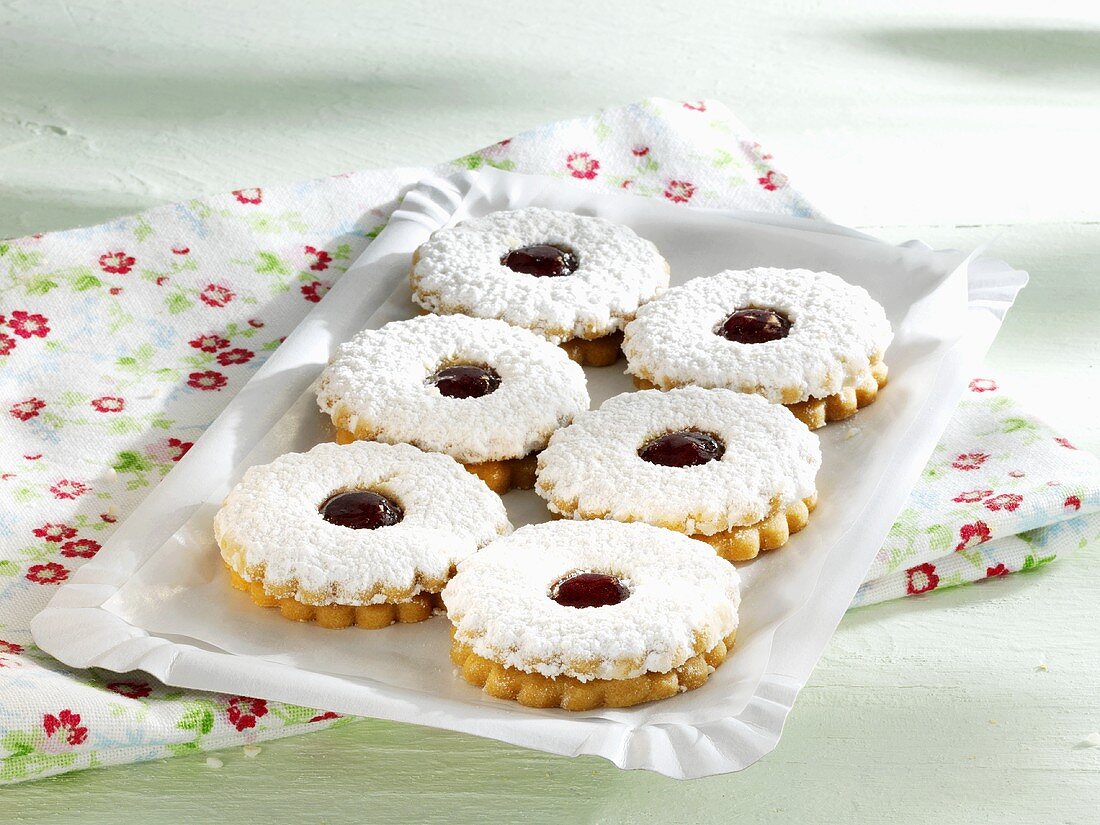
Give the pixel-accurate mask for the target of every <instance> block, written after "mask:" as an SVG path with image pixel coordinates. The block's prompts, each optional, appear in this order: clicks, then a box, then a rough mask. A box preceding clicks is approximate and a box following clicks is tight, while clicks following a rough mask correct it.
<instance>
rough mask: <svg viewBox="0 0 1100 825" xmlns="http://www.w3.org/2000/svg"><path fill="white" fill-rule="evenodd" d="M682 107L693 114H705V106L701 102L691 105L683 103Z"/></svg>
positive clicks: (697, 101)
mask: <svg viewBox="0 0 1100 825" xmlns="http://www.w3.org/2000/svg"><path fill="white" fill-rule="evenodd" d="M683 105H684V108H685V109H691V111H693V112H705V111H706V110H707V104H706V103H705V102H704V101H702V100H696V101H694V102H692V103H687V102H685V103H684V104H683Z"/></svg>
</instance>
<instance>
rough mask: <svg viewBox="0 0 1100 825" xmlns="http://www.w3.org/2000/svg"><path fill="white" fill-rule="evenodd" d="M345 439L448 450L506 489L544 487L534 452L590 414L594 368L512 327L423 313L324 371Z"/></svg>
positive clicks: (322, 392)
mask: <svg viewBox="0 0 1100 825" xmlns="http://www.w3.org/2000/svg"><path fill="white" fill-rule="evenodd" d="M317 403H318V405H319V406H320V408H321V409H322V410H323V411H324V412H327V413H328V414H329V415H330V416H332V421H333V423H334V424H335V425H336V427H337V440H338V441H339V442H341V443H347V442H350V441H354V440H357V439H364V440H366V439H371V440H375V441H384V442H388V443H391V444H392V443H399V442H406V443H409V444H415V445H416V446H417V447H420V448H421V449H423V450H428V451H431V452H439V453H447V454H448V455H450V456H452V457H453V458H455V459H457V460H458V461H460V462H462V464H463V465H465V467H466V469H467V470H469V471H470V472H472V473H474V474H475V475H477V476H478V477H479V478H481V479H482V480H483V481H484V482H485V483H486V484H488V485H489V487H490V488H491V489H492V490H493V491H494V492H497V493H506V492H507V491H508V490H510V489H512V488H513V487H519V488H524V489H530V488H531V487H532V486H533V485H534V483H535V456H534V453H536V452H538V451H539V450H541V449H542V448H543V447H545V446H546V443H547V441H549V439H550V435H551V434H552V433H553V432H554V430H556V429H558V428H559V427H562V426H564V425H566V424H568V423H569V422H570V421H572V420H573V416H574V415H576V414H577V413H578V412H581V411H582V410H586V409H588V390H587V384H586V381H585V377H584V370H582V369H581V368H580V367H579V366H578V365H577V364H575V363H573V362H572V361H570V360H569V358H568V357H567V356H566V355H565V353H563V352H562V351H561V349H559V348H558V347H556V346H554V345H553V344H551V343H550V342H549V341H547V340H546V339H544V338H540V337H539V336H537V335H535V334H534V333H532V332H528V331H527V330H525V329H519V328H518V327H512V326H509V325H508V324H506V323H504V322H503V321H495V320H489V319H485V318H470V317H468V316H465V315H422V316H420V317H418V318H413V319H412V320H408V321H394V322H392V323H389V324H386V325H385V326H384V327H382V328H381V329H379V330H366V331H364V332H361V333H359V334H358V335H357V336H355V338H353V339H352V340H351V341H349V342H348V343H346V344H343V345H342V346H340V348H339V349H338V350H337V352H336V357H335V358H334V359H333V361H332V363H331V364H329V366H328V367H327V368H326V369H325V371H324V372H323V373H322V374H321V379H320V381H319V382H318V385H317Z"/></svg>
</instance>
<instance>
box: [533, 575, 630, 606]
mask: <svg viewBox="0 0 1100 825" xmlns="http://www.w3.org/2000/svg"><path fill="white" fill-rule="evenodd" d="M629 595H630V591H629V590H627V589H626V588H625V587H624V586H623V583H622V582H621V581H619V580H618V579H616V578H615V577H614V576H608V575H605V574H604V573H577V574H576V575H573V576H570V577H569V578H568V579H564V580H563V581H561V582H559V583H558V586H557V587H555V588H554V589H553V590H552V591H551V593H550V598H551V599H553V600H554V601H556V602H557V603H558V604H560V605H562V606H563V607H605V606H606V605H609V604H618V603H619V602H621V601H623V600H624V599H625V598H626V597H627V596H629Z"/></svg>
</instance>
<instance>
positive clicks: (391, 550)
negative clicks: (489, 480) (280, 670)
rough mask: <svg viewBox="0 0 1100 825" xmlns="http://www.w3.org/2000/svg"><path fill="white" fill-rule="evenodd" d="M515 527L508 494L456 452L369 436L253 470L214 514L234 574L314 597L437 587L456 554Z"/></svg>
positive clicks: (397, 595) (358, 599)
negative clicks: (507, 503)
mask: <svg viewBox="0 0 1100 825" xmlns="http://www.w3.org/2000/svg"><path fill="white" fill-rule="evenodd" d="M511 529H512V528H511V525H510V524H509V522H508V517H507V514H506V513H505V511H504V504H503V502H501V500H500V497H499V496H497V495H496V494H495V493H493V492H492V491H491V490H489V488H488V487H486V486H485V485H484V484H482V483H481V481H479V480H478V479H477V478H476V477H475V476H473V475H471V474H470V473H469V472H467V471H466V470H465V469H463V468H462V466H461V465H460V464H459V463H458V462H456V461H455V460H454V459H452V458H450V457H449V456H445V455H441V454H439V453H425V452H422V451H421V450H418V449H417V448H416V447H413V446H410V445H408V444H396V445H391V444H379V443H374V442H367V441H360V442H356V443H354V444H348V445H346V446H340V445H337V444H319V445H318V446H316V447H314V448H313V449H312V450H310V451H309V452H305V453H288V454H287V455H282V456H279V458H277V459H275V460H274V461H272V462H271V463H270V464H264V465H261V466H256V467H252V468H250V469H249V470H248V471H247V472H246V473H245V474H244V477H243V478H242V479H241V481H240V482H239V483H238V484H237V486H236V487H234V488H233V490H232V491H231V492H230V493H229V495H228V496H227V497H226V499H225V502H224V503H223V504H222V507H221V509H220V510H219V511H218V513H217V515H216V516H215V517H214V535H215V538H216V539H217V541H218V545H219V547H221V549H222V558H223V559H224V560H225V562H226V564H228V565H229V567H230V568H231V569H232V570H234V571H235V572H236V573H237V574H238V575H240V576H241V577H242V578H244V579H245V580H246V581H261V582H263V583H264V584H265V585H273V586H275V587H277V588H278V589H279V590H285V589H286V586H287V585H288V584H290V585H293V586H294V593H293V598H296V599H298V600H299V601H302V602H305V603H307V604H344V605H362V604H377V603H380V602H383V601H390V602H394V601H401V600H402V599H406V600H407V599H409V598H411V597H412V596H414V595H416V594H417V593H419V592H420V591H421V590H434V591H438V590H439V589H440V587H442V585H443V583H444V582H445V581H446V580H447V579H448V578H449V576H450V572H451V569H452V568H453V566H454V565H455V564H456V563H457V562H458V561H460V560H461V559H464V558H466V557H467V556H469V555H471V554H472V553H474V552H475V551H476V550H477V549H478V548H479V547H482V546H484V545H485V544H487V543H489V542H490V541H492V540H493V539H495V538H497V537H498V536H501V535H504V534H507V533H509V532H511ZM275 587H273V588H272V589H275Z"/></svg>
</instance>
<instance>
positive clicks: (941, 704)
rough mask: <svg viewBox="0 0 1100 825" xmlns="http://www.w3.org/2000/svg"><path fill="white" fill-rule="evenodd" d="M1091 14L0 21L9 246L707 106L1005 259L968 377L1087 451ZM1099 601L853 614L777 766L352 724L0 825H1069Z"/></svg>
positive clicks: (776, 6) (149, 771) (1099, 183)
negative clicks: (525, 744)
mask: <svg viewBox="0 0 1100 825" xmlns="http://www.w3.org/2000/svg"><path fill="white" fill-rule="evenodd" d="M597 5H598V8H597ZM835 5H843V6H844V9H843V10H840V11H838V10H836V9H834V8H833V6H835ZM1086 5H1092V4H1084V3H1073V4H1071V3H1068V2H1064V3H1059V2H1049V1H1048V2H1046V3H1044V4H1043V5H1042V7H1041V9H1039V11H1041V12H1042V13H1043V14H1045V15H1047V17H1044V18H1037V17H1034V16H1029V15H1035V14H1036V13H1037V11H1036V7H1035V6H1034V4H1031V3H1027V4H1025V3H1012V2H1001V3H999V4H996V14H995V15H992V14H991V13H989V12H988V11H985V12H983V7H984V8H985V9H989V8H990V7H991V4H988V3H985V2H980V0H953V1H952V2H950V3H948V2H939V0H936V2H928V3H922V4H921V9H922V12H921V16H915V15H914V14H912V13H908V12H906V13H902V12H900V11H892V10H891V7H890V6H891V4H883V3H878V2H875V1H874V0H858V2H853V3H845V4H823V3H816V2H813V0H786V1H785V2H775V3H769V4H759V3H753V4H750V3H725V4H722V3H717V2H715V3H710V2H698V3H695V4H691V5H690V6H689V4H683V3H665V2H661V3H650V4H646V3H641V2H625V1H623V2H611V3H605V4H593V3H588V4H579V3H577V4H566V3H558V2H547V3H543V4H540V5H539V11H538V12H537V14H536V13H535V12H534V11H532V9H533V6H529V5H528V4H519V3H516V4H503V3H490V2H476V3H474V2H455V3H449V4H429V3H413V2H404V3H398V2H392V3H389V2H387V3H356V2H351V0H340V2H330V3H327V4H325V10H324V11H322V10H321V9H320V6H321V4H307V3H277V2H270V0H269V2H266V3H260V2H258V0H241V1H240V2H236V3H232V4H230V3H216V4H215V3H190V4H168V3H156V2H146V3H140V4H139V3H122V2H113V3H110V4H107V3H98V4H96V3H82V2H69V3H58V2H45V0H26V2H18V0H0V77H2V78H3V79H4V80H3V84H2V87H3V91H2V92H0V237H2V236H5V235H16V234H21V233H25V232H30V231H36V230H41V229H48V228H56V227H62V226H70V225H77V224H85V223H90V222H94V221H98V220H102V219H105V218H107V217H110V216H112V215H115V214H121V213H125V212H129V211H133V210H135V209H139V208H142V207H145V206H149V205H152V204H155V203H162V202H166V201H171V200H174V199H178V198H182V197H185V196H188V195H193V194H196V193H200V192H216V191H221V190H226V189H230V188H234V187H236V186H239V185H247V184H252V183H258V184H264V183H275V182H279V181H289V180H293V179H296V178H300V177H305V176H315V175H321V174H326V173H332V172H338V171H341V170H343V169H346V168H354V167H367V166H379V165H390V164H395V163H425V162H431V161H434V160H437V159H440V158H443V157H450V156H454V155H458V154H461V153H462V152H464V151H466V150H468V149H470V148H473V147H475V146H480V145H482V144H485V143H489V142H491V141H492V140H495V139H497V138H499V137H502V136H505V135H507V134H509V133H511V132H514V131H516V130H519V129H522V128H524V127H526V126H529V125H532V124H535V123H538V122H540V121H543V120H547V119H550V118H555V117H562V116H567V115H574V114H581V113H584V112H586V111H588V110H591V109H593V108H596V107H599V106H601V105H609V104H614V103H617V102H623V101H628V100H633V99H637V98H640V97H644V96H646V95H650V94H665V95H670V96H676V97H690V98H697V97H700V96H713V97H718V98H721V99H723V100H725V101H726V102H727V103H729V104H730V105H731V106H733V107H734V109H735V110H736V111H737V112H738V113H739V114H740V116H741V117H742V119H743V120H745V121H746V122H747V123H749V124H750V125H751V126H753V127H754V128H755V129H757V131H758V132H759V134H760V136H761V140H762V141H763V142H764V143H765V144H766V145H768V146H769V147H771V148H773V150H774V151H775V153H776V155H777V157H778V158H779V160H780V162H781V163H782V165H783V166H784V167H785V169H786V170H787V171H788V172H789V173H790V174H791V176H792V179H793V181H794V182H795V184H796V185H798V186H800V187H801V188H802V189H803V190H804V191H805V192H806V193H807V194H808V195H809V196H810V197H811V199H813V200H814V201H815V202H816V203H818V205H819V206H821V207H822V208H823V209H825V210H826V211H827V212H829V213H830V214H831V216H832V217H834V218H835V219H837V220H839V221H841V222H845V223H848V224H851V225H858V226H861V227H863V228H867V229H868V230H869V231H871V232H872V233H874V234H878V235H880V236H881V237H883V238H885V239H887V240H890V241H902V240H906V239H909V238H914V237H915V238H921V239H923V240H925V241H927V242H929V243H931V244H933V245H934V246H956V247H959V248H970V247H973V246H974V245H976V244H979V243H982V242H985V241H988V240H990V239H993V238H996V239H997V240H995V242H994V244H993V246H992V248H991V250H990V251H991V253H992V254H994V255H997V256H999V257H1003V258H1005V259H1007V260H1009V261H1011V262H1012V263H1014V264H1016V265H1017V266H1019V267H1021V268H1024V269H1027V270H1029V271H1030V272H1031V274H1032V283H1031V285H1030V286H1029V287H1028V289H1027V290H1025V291H1024V293H1023V294H1022V296H1021V298H1020V300H1019V302H1018V304H1017V307H1016V308H1015V309H1014V310H1013V312H1012V313H1011V314H1010V316H1009V318H1008V321H1007V323H1006V324H1005V327H1004V330H1003V332H1002V335H1001V337H1000V338H999V340H998V341H997V343H996V344H995V346H994V349H993V352H992V353H991V355H990V358H989V365H990V369H991V370H994V371H996V373H997V374H998V377H999V378H1002V379H1008V383H1009V384H1010V386H1011V387H1012V388H1013V389H1015V390H1016V392H1017V394H1018V395H1020V396H1021V397H1023V398H1025V399H1027V401H1028V403H1029V405H1030V406H1031V407H1032V408H1033V409H1034V410H1035V411H1036V412H1039V413H1041V414H1042V415H1044V416H1045V417H1046V418H1048V420H1050V421H1051V422H1052V423H1054V424H1056V425H1057V426H1058V427H1060V428H1061V429H1062V430H1063V431H1064V432H1065V433H1066V434H1067V435H1068V436H1070V437H1071V438H1072V439H1073V440H1074V441H1075V442H1076V443H1078V444H1080V445H1081V446H1083V447H1086V448H1088V449H1091V450H1093V451H1100V422H1098V421H1097V416H1096V413H1095V411H1096V410H1097V409H1100V382H1098V381H1097V376H1096V368H1097V355H1098V352H1100V323H1098V318H1100V278H1098V277H1097V272H1096V268H1097V262H1098V259H1100V254H1098V253H1100V206H1098V205H1097V203H1098V201H1097V194H1096V193H1097V192H1100V164H1097V163H1096V161H1095V157H1094V154H1095V139H1096V131H1097V130H1096V128H1095V125H1096V123H1095V121H1096V111H1097V104H1098V103H1100V94H1098V91H1097V89H1098V84H1097V83H1096V79H1097V73H1098V71H1100V32H1098V30H1097V26H1098V25H1100V14H1098V13H1097V12H1090V13H1088V14H1089V16H1085V15H1086V11H1085V7H1086ZM765 6H766V8H759V7H765ZM899 8H900V7H899ZM948 11H949V12H950V14H947V13H946V12H948ZM1098 605H1100V562H1098V561H1097V559H1096V557H1095V550H1089V551H1085V553H1083V554H1081V555H1078V556H1076V557H1069V558H1063V559H1061V560H1059V561H1058V562H1057V563H1056V564H1054V565H1051V566H1049V567H1047V568H1045V569H1044V570H1043V571H1041V572H1039V573H1036V574H1033V575H1029V576H1013V577H1009V578H1007V579H999V580H995V581H990V582H986V583H984V584H982V585H979V586H975V587H970V588H962V589H959V590H956V591H947V592H943V593H937V594H934V595H933V596H931V597H928V598H923V599H920V600H910V601H905V602H902V603H894V604H889V605H884V606H879V607H872V608H867V609H864V610H861V611H855V612H853V613H851V614H849V615H848V616H847V617H846V618H845V620H844V622H843V623H842V624H841V627H840V629H839V630H838V632H837V634H836V636H835V637H834V639H833V641H832V643H831V645H830V646H829V648H828V650H827V651H826V653H825V655H824V657H823V658H822V661H821V664H820V665H819V667H818V669H817V671H816V672H815V673H814V675H813V678H812V680H811V682H810V684H809V686H808V687H807V688H806V690H805V691H804V692H803V694H802V696H801V697H800V699H799V702H798V704H797V706H796V707H795V710H794V712H793V714H792V716H791V718H790V720H789V722H788V726H787V731H786V733H785V734H784V738H783V740H782V742H781V743H780V744H779V747H778V748H777V749H776V751H775V752H773V753H772V754H771V755H769V756H768V757H766V758H765V759H764V760H763V761H762V762H761V763H759V764H758V765H756V766H754V767H753V768H751V769H750V770H748V771H746V772H744V773H742V774H737V775H731V776H725V777H716V778H711V779H706V780H699V781H695V782H685V783H677V782H674V781H672V780H668V779H664V778H662V777H659V776H653V775H649V774H645V773H641V772H633V773H627V772H621V771H618V770H617V769H615V768H613V767H611V766H610V765H609V764H608V763H605V762H603V761H602V760H599V759H596V758H590V757H585V758H580V759H565V758H557V757H551V756H546V755H543V754H539V753H535V752H532V751H524V750H520V749H517V748H512V747H507V746H504V745H499V744H496V743H493V742H489V741H484V740H479V739H475V738H473V737H468V736H462V735H459V734H451V733H443V732H439V731H434V730H429V729H424V728H415V727H411V726H405V725H396V724H389V723H381V722H373V721H366V722H361V723H356V724H352V725H348V726H346V727H344V728H341V729H339V730H334V731H329V732H321V733H316V734H312V735H310V736H306V737H299V738H295V739H289V740H283V741H280V742H274V743H269V744H266V745H264V746H263V748H262V751H261V753H260V754H259V755H257V756H256V757H254V758H247V757H245V756H244V754H243V753H242V751H241V750H240V749H239V748H238V749H235V750H230V751H226V752H223V753H220V754H218V757H219V758H220V759H221V760H222V761H223V762H224V765H223V766H222V767H220V768H211V767H209V766H208V765H207V764H206V755H201V756H196V757H180V758H176V759H173V760H169V761H166V762H162V763H155V764H150V765H139V766H130V767H122V768H112V769H109V770H103V771H89V772H85V773H82V774H75V775H69V776H64V777H59V778H56V779H50V780H45V781H41V782H37V783H32V784H28V785H22V786H15V787H9V788H6V789H3V790H0V819H2V820H3V821H4V822H5V823H7V822H12V823H18V822H46V821H50V822H80V823H97V822H118V821H119V819H120V818H125V819H127V820H132V821H136V822H157V823H170V822H185V821H203V822H211V823H213V822H253V821H271V822H283V821H294V822H301V823H311V822H350V821H355V822H419V821H425V822H436V821H438V822H448V821H463V822H464V821H471V822H472V821H494V820H495V821H500V822H513V821H520V820H523V821H525V822H530V823H539V822H556V823H564V822H573V821H579V822H587V821H600V822H624V823H625V822H641V821H647V820H649V819H651V818H653V817H654V816H656V815H657V814H658V813H660V815H661V816H662V818H663V819H664V820H665V821H672V822H696V821H707V822H733V821H737V822H798V823H806V822H851V821H860V822H883V823H886V822H889V823H909V822H948V823H954V822H966V823H986V822H989V823H999V824H1001V823H1009V822H1020V823H1039V822H1044V823H1045V822H1057V823H1078V822H1080V823H1093V822H1096V821H1097V817H1098V814H1097V811H1098V810H1100V748H1087V747H1083V746H1082V744H1081V743H1082V741H1083V740H1084V739H1085V737H1086V736H1088V735H1089V734H1090V733H1091V732H1093V731H1096V730H1098V729H1100V690H1098V688H1097V685H1098V684H1100V642H1098V636H1097V631H1096V628H1097V624H1098V621H1097V620H1098V618H1100V608H1098ZM1040 662H1045V663H1046V665H1047V669H1046V670H1041V669H1038V665H1039V664H1040ZM0 701H2V697H0ZM59 812H63V813H59Z"/></svg>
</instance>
